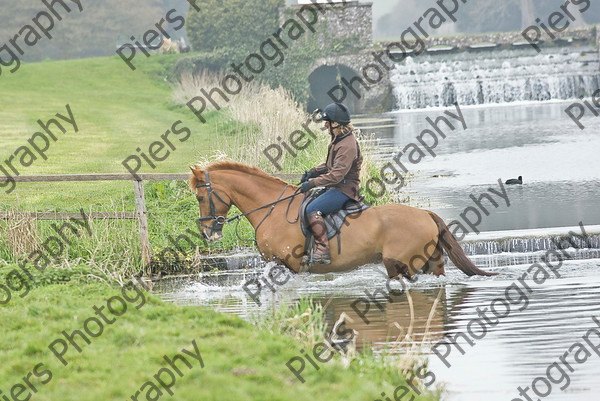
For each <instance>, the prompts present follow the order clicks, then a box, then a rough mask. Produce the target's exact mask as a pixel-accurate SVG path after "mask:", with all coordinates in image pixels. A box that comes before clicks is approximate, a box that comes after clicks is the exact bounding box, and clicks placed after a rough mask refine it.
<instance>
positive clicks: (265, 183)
mask: <svg viewBox="0 0 600 401" xmlns="http://www.w3.org/2000/svg"><path fill="white" fill-rule="evenodd" d="M190 169H191V171H192V174H191V176H190V180H189V185H190V189H191V190H192V192H194V193H195V195H196V199H197V200H198V206H199V214H200V215H199V224H200V225H201V229H202V233H203V236H204V237H205V239H206V240H207V241H208V242H212V241H216V240H219V239H221V238H222V237H223V234H222V229H223V225H224V224H225V223H226V222H228V221H231V220H236V219H238V218H240V217H241V216H245V217H246V218H247V219H248V221H249V222H250V224H251V225H252V227H253V228H254V230H255V237H256V244H257V246H258V249H259V251H260V253H261V256H262V257H263V258H264V259H265V260H266V261H274V262H276V263H278V264H280V265H284V266H286V267H287V268H288V269H290V270H292V271H293V272H294V273H299V272H302V271H305V270H306V266H303V264H302V256H303V254H304V247H305V237H304V234H303V233H302V230H301V227H300V222H299V219H298V218H297V216H298V210H299V207H300V204H301V202H302V198H303V196H304V195H303V194H301V193H300V192H299V191H298V187H297V186H296V185H292V184H289V183H287V182H285V181H283V180H281V179H279V178H277V177H274V176H272V175H269V174H267V173H265V172H264V171H262V170H260V169H259V168H257V167H252V166H248V165H245V164H241V163H236V162H231V161H220V162H215V163H212V164H210V165H208V166H206V167H202V166H199V165H196V166H190ZM232 205H235V206H236V207H237V208H238V209H239V210H240V211H241V212H242V214H240V215H238V216H236V217H234V218H230V219H229V220H228V219H227V218H226V216H227V213H228V212H229V209H230V208H231V206H232ZM339 236H340V238H339V245H338V240H336V239H335V238H332V239H331V240H330V251H331V263H330V264H328V265H325V264H315V265H313V266H310V272H311V273H329V272H343V271H349V270H352V269H355V268H357V267H360V266H363V265H365V264H368V263H381V262H383V264H384V266H385V268H386V270H387V274H388V276H389V277H390V278H391V279H400V278H401V277H404V278H406V279H409V280H411V279H413V277H414V275H415V274H417V273H418V272H422V273H427V274H434V275H436V276H440V275H443V274H445V270H444V257H443V250H445V251H446V253H447V254H448V256H449V258H450V260H452V262H453V263H454V265H455V266H457V267H458V268H459V269H460V270H462V271H463V272H464V273H465V274H467V275H468V276H472V275H481V276H492V275H495V273H489V272H485V271H483V270H481V269H479V268H478V267H477V266H475V265H474V264H473V262H471V260H469V258H468V257H467V255H466V254H465V252H464V251H463V249H462V248H461V246H460V244H459V243H458V241H457V240H456V238H455V237H454V235H452V233H451V232H450V231H449V230H448V227H447V226H446V224H445V223H444V221H443V220H442V219H441V218H440V217H439V216H438V215H436V214H435V213H433V212H431V211H427V210H422V209H417V208H414V207H410V206H405V205H401V204H387V205H381V206H375V207H370V208H368V209H366V210H364V211H362V212H361V213H359V214H357V215H349V216H348V219H347V220H346V222H345V223H344V225H343V226H342V228H341V229H340V232H339Z"/></svg>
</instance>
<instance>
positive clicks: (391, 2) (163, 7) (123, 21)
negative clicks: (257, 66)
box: [0, 0, 600, 60]
mask: <svg viewBox="0 0 600 401" xmlns="http://www.w3.org/2000/svg"><path fill="white" fill-rule="evenodd" d="M64 1H65V3H66V4H67V5H68V6H69V7H72V9H73V11H71V13H70V14H67V13H66V12H65V11H64V10H63V11H62V12H61V15H63V20H62V21H55V27H54V30H53V31H52V35H53V39H52V40H48V39H47V38H45V37H43V39H40V41H39V42H38V43H37V44H36V45H35V46H33V47H27V46H24V50H25V55H24V56H23V57H22V59H24V60H43V59H68V58H81V57H92V56H108V55H112V54H114V52H115V50H116V47H117V45H121V44H123V43H125V42H127V41H129V37H130V36H131V35H134V36H135V37H136V39H140V37H141V34H143V33H144V32H145V31H146V30H148V29H150V28H152V27H153V26H154V24H155V23H156V22H158V21H159V20H160V19H161V18H162V17H164V16H165V14H166V13H167V11H168V10H170V9H172V8H175V9H177V10H178V11H179V14H181V15H186V14H187V11H188V7H189V4H188V3H187V1H186V0H127V1H123V0H98V1H93V2H90V1H83V3H82V4H83V7H84V10H83V12H82V13H80V12H79V11H78V10H77V8H76V6H75V5H74V3H72V2H71V1H70V0H64ZM446 1H448V4H450V2H449V0H446ZM198 3H199V4H201V3H202V1H201V0H198ZM281 3H282V4H284V3H287V4H295V3H296V1H294V0H281ZM564 3H565V0H469V1H468V2H467V3H466V4H461V10H460V12H459V13H458V14H457V18H458V22H457V23H456V24H444V26H443V27H442V29H441V30H439V31H438V32H436V34H437V35H451V34H458V33H481V32H498V31H518V30H521V29H522V27H523V26H524V24H527V25H528V24H530V23H531V22H533V21H534V20H535V18H538V17H539V18H540V19H542V20H543V21H544V22H547V19H548V16H549V15H550V14H551V13H552V12H553V11H556V10H559V8H560V5H562V4H564ZM433 6H436V2H435V0H425V1H423V0H375V1H373V37H374V40H387V39H395V38H398V37H399V36H400V34H401V33H402V32H403V31H404V30H405V29H406V28H407V27H409V26H410V25H412V24H413V23H414V22H415V21H416V20H417V19H418V18H419V17H421V16H422V15H423V13H424V12H425V10H427V9H428V8H430V7H433ZM582 7H583V4H582V5H579V6H574V5H570V6H569V8H570V10H576V9H578V8H582ZM59 8H60V6H59ZM41 10H46V7H45V6H44V4H43V3H42V2H41V1H40V0H2V2H0V46H1V45H3V44H4V43H7V42H8V41H9V40H10V39H11V38H13V37H14V36H15V35H16V34H17V33H18V31H19V30H20V29H21V28H22V27H23V26H24V25H26V24H31V19H32V18H33V17H34V16H35V15H36V13H38V12H39V11H41ZM577 17H578V21H577V24H572V26H573V25H583V24H598V23H600V2H599V1H592V4H591V6H590V8H589V10H587V11H586V12H585V13H583V15H578V16H577ZM232 18H238V19H239V20H240V23H243V16H232ZM526 21H529V22H528V23H526ZM171 31H172V32H173V30H171ZM270 33H271V32H265V36H267V35H269V34H270ZM173 36H174V38H175V39H178V38H179V37H182V36H186V35H185V32H184V30H183V29H182V30H180V31H178V32H173ZM18 41H20V43H22V38H19V39H18Z"/></svg>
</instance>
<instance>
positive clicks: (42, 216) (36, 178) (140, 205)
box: [0, 173, 300, 265]
mask: <svg viewBox="0 0 600 401" xmlns="http://www.w3.org/2000/svg"><path fill="white" fill-rule="evenodd" d="M138 176H139V180H137V179H136V178H135V177H134V176H133V175H131V174H60V175H22V176H18V177H14V179H15V181H16V182H90V181H132V182H133V191H134V194H135V208H136V211H135V212H113V213H110V212H108V213H107V212H96V213H89V214H88V216H89V217H90V218H92V219H129V220H135V219H137V220H138V222H139V236H140V246H141V252H142V255H141V257H142V262H143V263H144V265H146V264H148V263H149V262H150V254H151V248H150V240H149V236H148V217H147V215H148V211H147V209H146V198H145V196H144V181H178V180H185V181H187V180H188V178H189V176H190V173H183V174H155V173H154V174H138ZM275 176H276V177H279V178H281V179H284V180H293V179H299V178H300V175H299V174H276V175H275ZM190 196H192V195H190ZM23 217H32V218H34V219H37V220H66V219H71V218H79V217H81V214H80V213H46V212H26V213H0V220H10V219H18V218H23Z"/></svg>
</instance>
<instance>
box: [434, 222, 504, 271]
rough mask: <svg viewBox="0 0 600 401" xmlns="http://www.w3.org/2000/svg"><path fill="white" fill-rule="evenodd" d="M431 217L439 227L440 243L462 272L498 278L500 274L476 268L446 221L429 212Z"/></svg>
mask: <svg viewBox="0 0 600 401" xmlns="http://www.w3.org/2000/svg"><path fill="white" fill-rule="evenodd" d="M429 215H430V216H431V218H432V219H433V221H435V224H436V225H437V227H438V232H439V237H438V241H439V242H440V243H441V244H442V246H443V247H444V249H445V250H446V253H447V254H448V257H450V260H451V261H452V263H454V265H455V266H456V267H458V268H459V269H460V270H462V271H463V272H464V273H465V274H466V275H467V276H474V275H479V276H496V275H497V274H498V273H488V272H486V271H483V270H481V269H480V268H478V267H477V266H475V264H473V262H471V260H470V259H469V258H468V257H467V255H466V254H465V251H464V250H463V249H462V247H461V246H460V244H459V243H458V241H457V240H456V238H454V235H452V233H451V232H450V231H449V230H448V227H447V226H446V223H444V220H442V218H441V217H440V216H438V215H437V214H435V213H433V212H429Z"/></svg>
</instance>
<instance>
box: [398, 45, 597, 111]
mask: <svg viewBox="0 0 600 401" xmlns="http://www.w3.org/2000/svg"><path fill="white" fill-rule="evenodd" d="M391 80H392V82H393V83H394V95H395V98H396V100H397V101H398V105H399V106H400V108H401V109H419V108H424V107H432V106H450V105H452V104H454V103H455V102H459V103H460V104H463V105H475V104H491V103H510V102H516V101H532V100H535V101H547V100H556V99H572V98H579V97H580V96H591V94H592V93H593V92H594V91H595V90H597V89H598V88H600V74H599V73H598V50H597V49H596V48H595V47H591V46H585V47H581V48H572V47H565V48H548V49H544V51H543V52H542V53H540V54H538V53H537V52H536V51H535V50H534V49H532V48H531V47H527V48H524V49H513V50H501V51H494V52H489V53H487V52H484V53H459V54H444V55H443V56H439V55H420V56H418V57H409V58H408V59H407V61H406V62H404V63H402V64H400V65H398V66H397V67H396V68H395V69H394V70H393V71H392V76H391Z"/></svg>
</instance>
